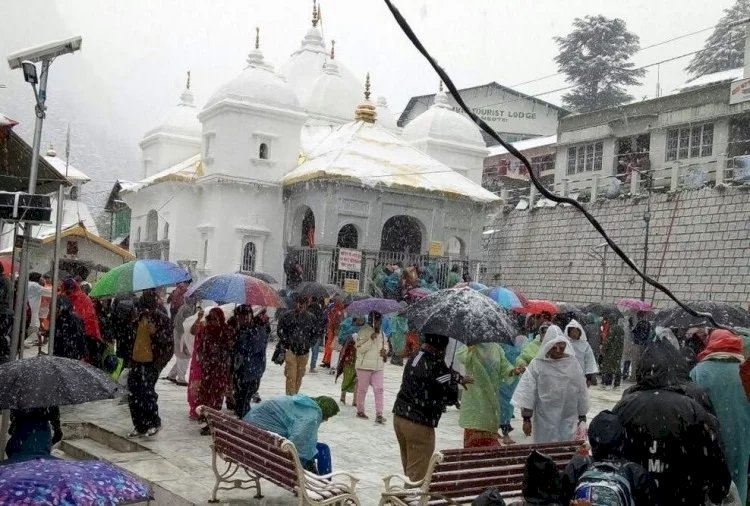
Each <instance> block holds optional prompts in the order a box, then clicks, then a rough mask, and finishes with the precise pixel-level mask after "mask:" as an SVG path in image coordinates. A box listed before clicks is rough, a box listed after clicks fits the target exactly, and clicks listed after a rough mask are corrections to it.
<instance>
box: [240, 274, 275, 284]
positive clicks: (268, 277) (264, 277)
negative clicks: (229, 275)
mask: <svg viewBox="0 0 750 506" xmlns="http://www.w3.org/2000/svg"><path fill="white" fill-rule="evenodd" d="M240 274H245V275H247V276H251V277H253V278H255V279H259V280H261V281H265V282H266V283H269V284H272V285H274V284H277V283H278V281H276V278H274V277H273V276H271V275H270V274H266V273H264V272H242V273H240Z"/></svg>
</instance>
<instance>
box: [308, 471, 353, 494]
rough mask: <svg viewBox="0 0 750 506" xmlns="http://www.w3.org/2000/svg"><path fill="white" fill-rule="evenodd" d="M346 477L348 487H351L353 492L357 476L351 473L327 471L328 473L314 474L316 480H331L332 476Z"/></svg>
mask: <svg viewBox="0 0 750 506" xmlns="http://www.w3.org/2000/svg"><path fill="white" fill-rule="evenodd" d="M341 477H344V478H347V479H348V480H349V482H350V483H351V485H350V487H351V489H352V492H354V489H355V488H356V487H357V483H359V478H357V477H355V476H354V475H352V474H349V473H347V472H345V471H338V472H335V473H328V474H316V475H315V478H317V479H318V480H333V479H334V478H341ZM340 481H345V480H340Z"/></svg>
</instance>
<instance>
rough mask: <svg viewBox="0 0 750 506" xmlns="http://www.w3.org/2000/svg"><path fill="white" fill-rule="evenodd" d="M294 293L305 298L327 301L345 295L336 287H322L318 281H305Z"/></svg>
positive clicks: (328, 285)
mask: <svg viewBox="0 0 750 506" xmlns="http://www.w3.org/2000/svg"><path fill="white" fill-rule="evenodd" d="M294 293H296V294H297V295H301V296H303V297H315V298H317V299H327V298H328V297H333V296H334V295H340V294H341V293H343V292H342V291H341V289H340V288H339V287H337V286H336V285H330V284H327V285H322V284H320V283H318V282H317V281H304V282H302V283H300V284H299V285H297V288H295V289H294Z"/></svg>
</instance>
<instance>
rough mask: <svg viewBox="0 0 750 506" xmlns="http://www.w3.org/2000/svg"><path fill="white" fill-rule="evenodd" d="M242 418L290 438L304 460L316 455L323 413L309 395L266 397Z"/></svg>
mask: <svg viewBox="0 0 750 506" xmlns="http://www.w3.org/2000/svg"><path fill="white" fill-rule="evenodd" d="M243 420H244V421H246V422H248V423H251V424H253V425H255V426H256V427H259V428H261V429H263V430H267V431H269V432H273V433H276V434H278V435H279V436H281V437H285V438H287V439H288V440H289V441H291V442H292V443H294V446H295V447H296V448H297V453H299V457H300V459H301V460H302V461H303V462H309V461H311V460H313V459H314V458H315V454H316V453H317V450H316V447H315V445H317V443H318V428H319V427H320V424H321V422H322V421H323V412H322V411H321V409H320V407H319V406H318V403H317V402H315V401H314V400H313V399H311V398H310V397H308V396H306V395H302V394H297V395H285V396H283V397H274V398H273V399H268V400H265V401H263V402H261V403H260V404H258V405H256V406H254V407H253V409H251V410H250V411H248V413H247V414H246V415H245V417H244V418H243Z"/></svg>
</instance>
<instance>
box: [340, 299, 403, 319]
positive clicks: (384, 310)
mask: <svg viewBox="0 0 750 506" xmlns="http://www.w3.org/2000/svg"><path fill="white" fill-rule="evenodd" d="M403 309H404V306H403V305H402V304H401V303H400V302H398V301H395V300H393V299H376V298H372V299H364V300H356V301H354V302H352V303H351V304H349V306H347V308H346V312H347V314H349V316H352V315H357V316H362V315H368V314H370V313H371V312H372V311H376V312H378V313H380V314H388V313H399V312H401V311H403Z"/></svg>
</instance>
